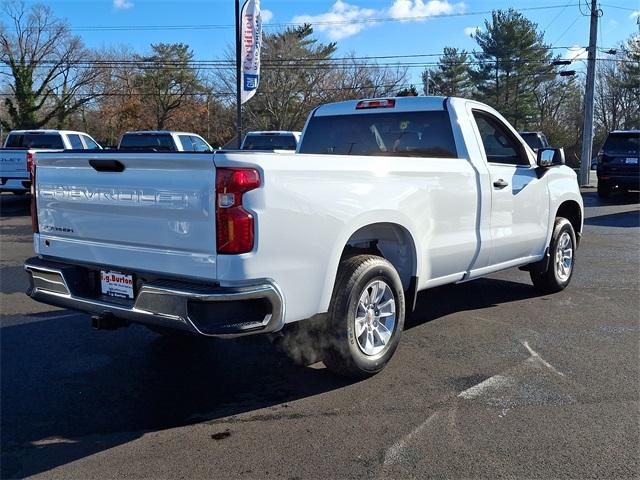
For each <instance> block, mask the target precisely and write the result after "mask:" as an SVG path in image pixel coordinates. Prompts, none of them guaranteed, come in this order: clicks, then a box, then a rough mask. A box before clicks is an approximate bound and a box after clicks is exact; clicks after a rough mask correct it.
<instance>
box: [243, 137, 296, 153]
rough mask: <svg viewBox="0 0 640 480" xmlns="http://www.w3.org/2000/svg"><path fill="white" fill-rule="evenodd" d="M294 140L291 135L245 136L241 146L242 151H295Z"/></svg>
mask: <svg viewBox="0 0 640 480" xmlns="http://www.w3.org/2000/svg"><path fill="white" fill-rule="evenodd" d="M297 146H298V145H297V144H296V138H295V137H294V136H293V135H268V134H264V135H247V136H246V137H245V139H244V143H243V144H242V149H243V150H271V151H272V150H295V149H296V148H297Z"/></svg>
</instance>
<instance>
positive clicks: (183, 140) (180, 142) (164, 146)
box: [118, 130, 214, 152]
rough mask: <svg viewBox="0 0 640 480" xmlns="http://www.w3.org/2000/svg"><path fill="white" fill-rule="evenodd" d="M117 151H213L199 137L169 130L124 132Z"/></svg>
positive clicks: (189, 133)
mask: <svg viewBox="0 0 640 480" xmlns="http://www.w3.org/2000/svg"><path fill="white" fill-rule="evenodd" d="M118 150H137V151H150V152H212V151H213V150H214V149H213V148H212V147H211V145H209V144H208V143H207V141H206V140H205V139H204V138H202V137H201V136H200V135H197V134H195V133H191V132H174V131H169V130H141V131H136V132H126V133H125V134H123V135H122V137H120V142H119V143H118Z"/></svg>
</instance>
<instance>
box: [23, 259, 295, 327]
mask: <svg viewBox="0 0 640 480" xmlns="http://www.w3.org/2000/svg"><path fill="white" fill-rule="evenodd" d="M24 268H25V270H26V271H27V273H28V274H29V278H30V282H31V286H30V288H29V290H28V291H27V294H28V295H29V296H30V297H31V298H33V299H34V300H37V301H39V302H43V303H47V304H49V305H55V306H58V307H62V308H68V309H72V310H78V311H81V312H86V313H89V314H93V315H113V316H115V317H117V318H119V319H122V320H125V321H127V322H132V323H141V324H148V325H157V326H162V327H168V328H175V329H178V330H186V331H190V332H193V333H196V334H200V335H204V336H210V337H219V338H233V337H238V336H244V335H252V334H258V333H271V332H276V331H278V330H280V329H281V328H282V327H283V325H284V301H283V297H282V295H281V293H280V291H279V289H278V288H277V286H276V285H275V284H274V283H273V282H270V281H260V282H256V283H253V284H249V285H242V286H233V287H220V286H207V285H201V284H188V283H182V282H175V281H167V280H156V281H151V282H148V283H143V284H141V285H139V286H138V288H137V294H136V295H135V298H134V299H133V300H123V299H119V298H112V297H107V296H105V295H101V294H97V293H96V292H95V291H92V290H91V289H88V287H87V278H86V272H85V269H83V268H81V267H78V266H74V265H68V264H62V263H57V262H53V261H49V260H43V259H40V258H37V257H34V258H30V259H28V260H27V261H26V262H25V265H24Z"/></svg>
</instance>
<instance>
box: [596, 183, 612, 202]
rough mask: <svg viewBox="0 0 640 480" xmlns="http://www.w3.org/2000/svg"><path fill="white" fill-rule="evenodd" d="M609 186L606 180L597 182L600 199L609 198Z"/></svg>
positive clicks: (610, 188)
mask: <svg viewBox="0 0 640 480" xmlns="http://www.w3.org/2000/svg"><path fill="white" fill-rule="evenodd" d="M611 190H613V188H612V187H611V184H610V183H609V182H608V181H607V180H598V196H599V197H600V198H609V197H610V196H611Z"/></svg>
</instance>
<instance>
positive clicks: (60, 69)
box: [0, 1, 101, 128]
mask: <svg viewBox="0 0 640 480" xmlns="http://www.w3.org/2000/svg"><path fill="white" fill-rule="evenodd" d="M2 11H3V12H4V13H5V15H6V18H7V19H8V20H9V25H5V24H4V23H3V24H1V25H0V52H1V53H2V60H1V62H2V64H3V66H4V67H5V68H6V70H8V71H6V70H5V69H3V71H2V72H0V73H1V74H2V75H3V77H5V78H4V81H3V83H5V84H7V85H8V88H9V90H10V92H11V95H10V96H8V97H7V98H5V106H6V109H7V112H8V114H9V120H10V121H6V120H4V119H3V120H2V122H3V125H4V126H5V127H7V128H15V127H23V128H39V127H42V126H44V125H46V124H48V123H50V122H51V121H53V120H55V121H56V123H57V124H58V126H62V124H64V122H65V120H66V118H67V117H68V116H69V115H71V114H72V113H73V112H75V111H77V110H78V109H79V108H80V107H81V106H82V105H84V104H86V103H87V102H90V101H91V100H92V99H94V98H95V97H96V96H97V95H99V94H100V93H101V92H100V88H99V82H97V79H98V78H99V76H100V74H101V71H100V69H98V68H95V67H94V66H93V65H92V64H91V63H83V62H86V60H87V58H91V57H92V54H91V52H90V51H88V50H87V49H86V48H85V47H84V44H83V43H82V40H81V39H80V38H79V37H76V36H73V35H71V33H70V30H69V26H68V25H67V23H66V22H65V21H64V20H61V19H58V18H56V17H55V16H54V14H53V12H52V11H51V9H50V8H49V7H46V6H43V5H33V6H32V7H31V8H30V9H29V10H27V8H26V6H25V4H24V2H22V1H11V2H5V3H4V4H3V5H2Z"/></svg>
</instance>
